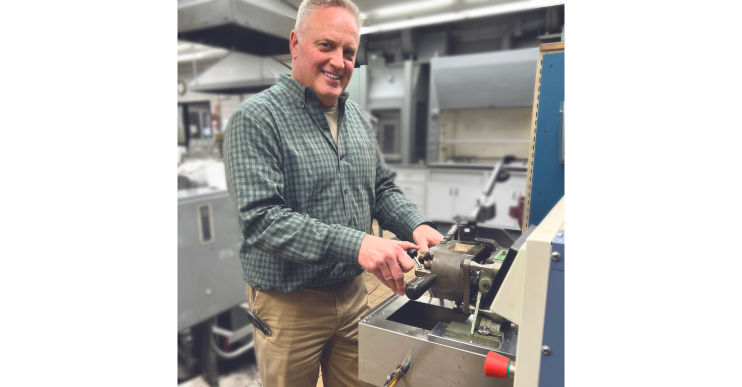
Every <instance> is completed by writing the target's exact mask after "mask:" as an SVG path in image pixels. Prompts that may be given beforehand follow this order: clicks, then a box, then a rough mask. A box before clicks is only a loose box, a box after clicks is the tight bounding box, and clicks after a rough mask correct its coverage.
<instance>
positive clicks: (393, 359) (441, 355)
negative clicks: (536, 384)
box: [358, 295, 513, 387]
mask: <svg viewBox="0 0 742 387" xmlns="http://www.w3.org/2000/svg"><path fill="white" fill-rule="evenodd" d="M408 302H416V303H422V304H427V305H431V306H433V307H436V308H439V309H438V311H439V312H440V313H445V314H450V315H453V312H452V311H451V309H452V308H453V307H454V306H455V304H454V303H453V302H451V301H448V300H441V299H438V298H429V297H425V296H423V297H420V299H419V300H417V301H411V300H409V299H408V298H407V297H400V296H398V295H393V296H392V297H389V298H388V299H387V300H385V301H384V302H382V303H381V304H379V305H377V306H376V307H375V308H373V309H372V310H371V311H369V312H368V313H367V314H366V315H365V316H363V317H362V318H361V320H360V322H359V324H358V336H359V339H358V358H359V359H358V362H359V368H358V369H359V372H358V373H359V375H358V376H359V379H361V380H363V381H365V382H367V383H371V384H374V385H379V386H380V385H382V384H384V383H385V382H386V376H387V375H389V374H390V373H391V372H392V371H393V370H395V369H397V367H399V366H400V365H401V364H402V363H403V362H404V360H405V359H407V360H408V361H410V363H411V366H410V370H409V372H408V373H407V374H406V375H405V377H404V378H403V379H402V380H401V381H400V385H403V386H429V387H443V386H452V385H460V386H490V387H506V386H507V387H509V386H512V385H513V380H512V379H507V380H505V379H492V378H488V377H486V376H484V360H485V358H486V355H483V354H482V353H481V351H477V352H474V351H468V350H464V349H461V348H456V347H452V346H449V345H446V344H443V343H441V342H436V341H431V340H430V338H429V337H428V334H429V333H430V332H431V330H427V329H423V328H418V327H415V326H411V325H408V324H403V323H399V322H395V321H392V320H390V319H389V317H390V316H392V315H393V314H394V313H395V312H396V311H398V310H399V309H400V308H402V307H403V306H405V304H407V303H408ZM459 317H461V316H460V315H459ZM449 321H450V320H449Z"/></svg>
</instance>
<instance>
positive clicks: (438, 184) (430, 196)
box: [425, 168, 526, 228]
mask: <svg viewBox="0 0 742 387" xmlns="http://www.w3.org/2000/svg"><path fill="white" fill-rule="evenodd" d="M491 173H492V171H482V170H466V169H434V168H433V169H429V170H428V173H427V180H428V181H427V184H426V189H427V191H426V194H425V197H426V216H427V217H428V218H430V219H432V220H433V221H436V220H438V221H447V222H450V221H452V220H453V219H454V218H455V217H456V216H471V215H472V213H473V212H474V209H475V208H476V205H477V200H478V199H479V196H480V195H481V194H482V191H483V190H484V185H485V183H486V182H487V179H489V176H490V174H491ZM525 192H526V174H525V173H521V172H510V179H508V180H507V181H505V182H502V183H497V184H496V185H495V190H494V191H493V193H492V199H493V200H494V203H495V205H496V210H497V212H496V216H495V217H494V218H493V219H490V220H488V221H486V222H484V223H486V224H491V225H495V226H501V227H514V228H518V220H517V219H515V218H512V217H510V207H515V206H517V205H518V198H519V197H521V196H525Z"/></svg>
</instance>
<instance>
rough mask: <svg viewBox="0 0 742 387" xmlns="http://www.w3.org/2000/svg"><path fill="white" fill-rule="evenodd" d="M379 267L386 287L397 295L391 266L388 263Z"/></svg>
mask: <svg viewBox="0 0 742 387" xmlns="http://www.w3.org/2000/svg"><path fill="white" fill-rule="evenodd" d="M378 267H379V270H381V278H382V279H383V281H384V285H386V286H387V287H388V288H389V289H392V291H393V292H394V293H396V292H397V287H396V284H395V282H394V277H393V276H392V272H391V271H389V266H388V265H387V264H386V263H381V264H380V265H379V266H378Z"/></svg>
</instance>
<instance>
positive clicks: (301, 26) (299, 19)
mask: <svg viewBox="0 0 742 387" xmlns="http://www.w3.org/2000/svg"><path fill="white" fill-rule="evenodd" d="M325 5H329V6H331V7H340V8H345V9H347V10H348V11H350V13H352V14H353V16H354V17H355V18H356V23H358V36H359V37H360V35H361V23H362V21H361V15H360V14H361V12H360V11H359V10H358V7H357V6H356V5H355V4H354V3H353V2H352V1H351V0H304V1H302V2H301V5H299V11H298V12H297V14H296V25H295V26H294V29H295V30H296V35H297V36H296V37H297V39H298V40H299V41H300V42H301V40H302V38H303V37H304V31H305V30H306V26H307V21H309V18H310V17H311V16H312V14H314V12H315V11H316V10H318V9H319V8H320V7H322V6H325Z"/></svg>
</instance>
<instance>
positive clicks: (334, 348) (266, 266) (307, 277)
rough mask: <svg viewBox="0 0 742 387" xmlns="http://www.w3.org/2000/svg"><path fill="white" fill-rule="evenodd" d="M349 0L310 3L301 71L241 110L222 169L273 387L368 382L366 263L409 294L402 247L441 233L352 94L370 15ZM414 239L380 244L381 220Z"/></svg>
mask: <svg viewBox="0 0 742 387" xmlns="http://www.w3.org/2000/svg"><path fill="white" fill-rule="evenodd" d="M358 14H359V12H358V8H357V7H356V6H355V4H353V3H352V2H351V1H350V0H305V1H304V2H302V4H301V5H300V6H299V11H298V15H297V19H296V28H295V30H294V31H292V32H291V37H290V48H291V55H292V62H293V66H292V70H291V77H288V76H286V75H283V74H282V75H281V77H280V79H279V81H278V84H277V85H275V86H273V87H271V88H270V89H268V90H266V91H264V92H262V93H260V94H258V95H256V96H254V97H252V98H251V99H250V100H248V101H246V102H245V103H243V104H242V105H241V106H240V107H239V108H238V109H237V112H235V114H234V115H233V116H232V118H231V120H230V123H229V126H228V129H227V131H226V139H225V157H224V163H225V168H226V173H227V182H228V187H229V192H230V195H231V196H232V199H233V201H234V204H235V207H236V209H237V211H238V213H239V221H240V225H241V227H242V241H241V243H240V260H241V262H242V268H243V276H244V278H245V281H246V282H247V283H248V286H247V298H248V304H249V306H250V308H251V310H252V311H253V313H255V314H256V315H257V316H258V317H259V318H260V319H261V320H262V321H263V322H264V323H265V324H266V325H267V326H268V327H269V328H270V329H271V336H270V337H266V336H265V335H264V334H263V333H261V332H260V331H255V333H254V335H255V336H254V339H255V349H256V356H257V361H258V368H259V370H260V374H261V376H262V380H263V383H264V385H265V386H267V387H278V386H314V385H315V384H316V383H317V378H318V371H319V370H318V369H319V368H320V367H321V369H322V378H323V382H324V385H325V386H328V387H334V386H363V385H366V383H363V382H360V381H359V380H358V320H359V318H360V317H361V316H362V315H363V314H364V313H365V312H367V311H368V310H369V304H368V296H367V292H366V287H365V285H364V281H363V276H362V275H361V274H362V273H363V271H364V269H365V270H367V271H368V272H370V273H373V274H374V275H375V276H376V277H377V278H379V281H381V282H382V283H383V284H384V285H386V286H388V287H389V288H391V289H392V290H393V291H394V292H396V293H398V294H400V295H404V289H405V287H404V281H403V279H404V272H407V271H409V270H411V269H412V268H413V267H414V263H413V261H412V260H411V259H410V258H409V257H408V256H407V255H406V253H405V250H406V249H409V248H418V247H419V249H420V250H421V251H427V250H428V248H429V247H430V246H433V245H435V244H437V243H439V242H440V240H441V239H442V238H443V236H442V235H441V234H440V233H438V232H437V231H436V230H435V229H434V228H432V227H431V225H433V224H432V222H430V221H428V220H427V219H425V218H424V217H423V216H422V214H420V212H419V211H418V209H417V207H415V206H414V205H413V204H411V203H409V202H408V201H407V200H406V199H405V197H404V195H403V194H402V192H401V191H400V189H399V188H398V187H397V186H396V185H394V183H393V179H394V173H393V172H392V171H391V169H389V167H387V165H386V164H385V163H384V161H383V158H382V156H381V153H380V152H379V149H378V147H377V145H376V140H375V136H374V134H373V132H372V129H371V127H370V125H369V123H368V120H367V119H366V115H365V114H364V112H363V111H362V109H361V108H360V107H359V106H358V105H357V104H355V103H353V102H352V101H348V100H347V98H348V93H347V92H345V88H346V86H347V85H348V82H349V81H350V78H351V76H352V75H353V65H354V60H355V53H356V50H357V49H358V42H359V30H360V18H359V16H358ZM374 218H376V219H377V220H378V221H379V226H380V227H383V228H384V229H388V230H391V231H393V232H394V233H395V234H396V235H398V236H400V237H401V238H403V239H408V240H414V241H415V243H416V245H415V244H412V243H409V242H402V241H391V240H386V239H382V238H378V237H375V236H372V235H369V234H370V233H371V224H372V220H373V219H374Z"/></svg>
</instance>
